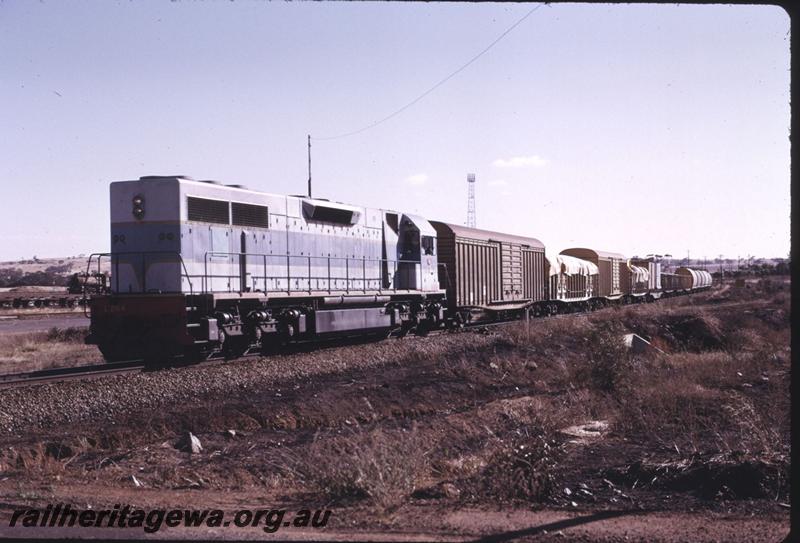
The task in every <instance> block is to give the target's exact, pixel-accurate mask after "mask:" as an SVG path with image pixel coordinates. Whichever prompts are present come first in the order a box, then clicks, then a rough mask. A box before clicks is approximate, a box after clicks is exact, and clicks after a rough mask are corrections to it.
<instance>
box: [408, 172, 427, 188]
mask: <svg viewBox="0 0 800 543" xmlns="http://www.w3.org/2000/svg"><path fill="white" fill-rule="evenodd" d="M427 182H428V174H426V173H417V174H414V175H409V176H408V177H406V183H408V184H410V185H417V186H419V185H424V184H425V183H427Z"/></svg>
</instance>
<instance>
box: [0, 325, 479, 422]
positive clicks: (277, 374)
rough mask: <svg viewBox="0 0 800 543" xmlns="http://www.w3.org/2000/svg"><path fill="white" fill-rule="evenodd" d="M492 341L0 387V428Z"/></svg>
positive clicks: (138, 408)
mask: <svg viewBox="0 0 800 543" xmlns="http://www.w3.org/2000/svg"><path fill="white" fill-rule="evenodd" d="M492 341H494V339H493V337H492V336H481V335H478V334H469V333H462V334H442V335H436V336H432V337H427V338H416V337H410V338H405V339H389V340H385V341H382V342H378V343H369V344H362V345H355V346H344V347H335V348H320V349H318V350H315V351H312V352H310V353H293V354H283V355H276V356H273V357H268V358H267V357H264V358H258V359H256V358H252V359H245V360H238V361H232V362H218V363H213V364H206V365H200V366H193V367H192V366H190V367H183V368H173V369H165V370H160V371H154V372H142V373H128V374H121V375H117V376H109V377H101V378H94V379H84V380H70V381H63V382H55V383H46V384H38V385H31V386H27V387H14V388H9V389H1V388H0V435H19V434H20V433H22V432H23V431H30V430H36V429H42V428H44V429H54V428H58V426H59V425H62V424H66V423H74V422H96V423H113V422H114V421H115V420H116V419H118V418H120V417H122V416H125V415H130V414H132V413H146V412H148V411H155V410H159V409H163V408H165V407H168V406H175V405H181V404H183V405H192V404H195V403H197V402H198V401H205V400H209V399H216V398H230V397H235V396H242V395H243V394H246V393H247V392H248V391H252V392H253V393H257V392H263V391H264V390H265V389H268V388H270V387H273V388H276V389H277V388H280V386H286V383H288V382H292V381H298V380H301V381H302V380H309V379H311V378H313V377H314V376H320V375H324V374H328V373H340V372H342V371H346V370H353V369H362V370H363V369H369V368H375V367H380V366H384V365H392V364H401V363H403V362H404V361H408V360H409V359H411V360H413V359H414V358H415V357H417V359H420V360H422V359H424V360H431V359H434V358H436V357H441V356H443V355H445V354H447V353H452V352H454V351H459V352H463V351H465V350H467V351H469V350H472V349H480V348H485V347H486V346H487V345H488V344H490V343H492ZM279 385H280V386H279Z"/></svg>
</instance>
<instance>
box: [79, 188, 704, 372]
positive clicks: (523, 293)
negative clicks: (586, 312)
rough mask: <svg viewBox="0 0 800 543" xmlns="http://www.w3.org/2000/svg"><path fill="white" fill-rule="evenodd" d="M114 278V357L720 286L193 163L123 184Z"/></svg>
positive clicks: (104, 327) (106, 323) (97, 334)
mask: <svg viewBox="0 0 800 543" xmlns="http://www.w3.org/2000/svg"><path fill="white" fill-rule="evenodd" d="M110 196H111V202H110V204H111V232H110V236H111V252H110V253H103V254H93V255H91V256H90V261H89V268H93V267H94V266H98V268H99V267H100V266H101V265H102V264H103V261H104V260H108V261H109V262H108V263H109V264H110V269H111V278H110V281H109V284H108V285H107V289H108V292H106V293H101V294H95V295H93V296H92V297H91V299H90V301H89V304H88V306H89V309H90V317H91V324H90V333H89V336H88V337H87V340H86V341H87V343H91V344H95V345H97V346H98V348H99V349H100V351H101V352H102V354H103V356H104V358H105V359H106V360H108V361H119V360H128V359H144V360H146V361H150V362H153V363H157V362H165V361H168V360H174V359H183V360H186V361H195V360H202V359H207V358H210V357H217V356H224V357H234V356H240V355H244V354H248V353H252V352H261V351H263V350H265V349H269V348H272V347H276V346H280V345H284V344H286V343H289V342H298V341H311V340H319V339H324V338H328V337H337V336H348V335H364V334H389V333H396V334H407V333H410V332H413V333H420V334H421V333H425V332H427V331H430V330H433V329H439V328H445V327H451V328H456V327H461V326H463V325H465V324H467V323H474V322H482V321H495V320H503V319H511V318H518V317H520V316H523V315H525V314H529V315H534V316H538V315H548V314H553V313H558V312H564V311H573V310H575V309H594V308H597V307H601V306H604V305H607V304H609V303H626V302H632V301H653V300H655V299H657V298H659V297H662V296H669V295H674V294H680V293H685V292H691V291H694V290H698V289H704V288H708V287H710V285H711V276H710V275H709V274H708V273H707V272H705V271H700V270H691V269H688V268H686V269H683V268H682V269H678V270H677V271H676V273H675V274H665V273H662V272H661V269H660V263H659V262H657V261H656V259H652V258H651V259H627V258H625V257H624V256H623V255H620V254H617V253H610V252H604V251H596V250H592V249H584V248H574V249H567V250H564V251H562V252H561V254H559V255H555V256H553V255H548V254H546V252H545V246H544V244H543V243H542V242H541V241H539V240H538V239H535V238H531V237H523V236H514V235H509V234H502V233H497V232H490V231H486V230H479V229H475V228H466V227H464V226H458V225H453V224H448V223H444V222H438V221H431V220H428V219H427V218H425V217H421V216H419V215H415V214H412V213H405V212H401V211H395V210H388V209H378V208H368V207H360V206H354V205H349V204H343V203H339V202H332V201H329V200H325V199H320V198H309V197H305V196H286V195H277V194H269V193H264V192H260V191H255V190H250V189H248V188H246V187H244V186H241V185H224V184H221V183H219V182H216V181H196V180H194V179H191V178H189V177H186V176H148V177H142V178H140V179H138V180H132V181H120V182H114V183H112V184H111V188H110Z"/></svg>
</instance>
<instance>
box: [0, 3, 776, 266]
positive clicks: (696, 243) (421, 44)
mask: <svg viewBox="0 0 800 543" xmlns="http://www.w3.org/2000/svg"><path fill="white" fill-rule="evenodd" d="M537 6H538V4H535V3H514V4H512V3H498V4H494V3H435V2H432V3H418V2H413V3H387V2H356V3H349V2H335V3H317V2H313V3H312V2H293V3H278V2H274V3H264V2H245V1H234V2H180V1H179V2H165V1H132V2H108V1H65V2H55V1H43V2H28V1H22V0H5V1H2V2H0V126H2V128H1V129H0V200H1V201H2V202H3V206H2V207H3V209H4V212H3V213H2V214H0V260H12V259H20V258H31V257H32V256H33V255H36V256H38V257H40V258H41V257H55V256H71V255H77V254H79V253H87V254H88V253H91V252H105V251H108V250H109V246H110V243H109V226H108V221H109V210H108V200H109V197H108V187H109V183H110V182H111V181H118V180H126V179H137V178H139V177H140V176H143V175H171V174H185V175H189V176H192V177H194V178H195V179H216V180H220V181H222V182H225V183H240V184H244V185H246V186H248V187H249V188H252V189H256V190H263V191H265V192H272V193H278V194H304V193H305V191H306V184H307V177H308V171H307V168H308V161H307V147H306V142H307V135H309V134H310V135H311V136H312V138H314V139H313V140H312V174H313V194H314V196H316V197H327V198H330V199H331V200H336V201H341V202H347V203H352V204H356V205H363V206H371V207H381V208H390V209H395V210H398V211H405V212H410V213H417V214H421V215H423V216H425V217H426V218H429V219H432V220H440V221H445V222H451V223H456V224H465V223H466V220H467V184H466V176H467V173H475V175H476V179H477V181H476V187H475V188H476V190H475V192H476V217H477V225H478V227H479V228H483V229H488V230H496V231H501V232H507V233H512V234H521V235H527V236H531V237H535V238H538V239H540V240H541V241H543V242H544V243H545V245H546V246H547V247H548V251H549V250H550V249H553V250H554V251H559V250H561V249H564V248H567V247H575V246H583V247H591V248H594V249H598V250H606V251H614V252H621V253H624V254H626V255H629V256H633V255H645V254H649V253H659V254H665V253H669V254H672V255H674V256H676V257H684V256H686V254H687V251H690V252H691V256H692V258H696V257H704V256H707V257H708V258H714V257H716V256H718V255H720V254H722V255H725V256H727V257H733V258H735V257H737V256H742V257H745V256H746V255H755V256H761V257H786V256H787V255H788V253H789V249H790V243H789V230H790V223H789V214H790V142H789V128H790V93H789V85H790V53H789V47H790V34H789V32H790V20H789V16H788V15H787V14H786V12H785V11H784V10H783V9H781V8H779V7H776V6H766V5H760V6H747V5H662V4H652V5H645V4H635V5H630V4H627V5H626V4H549V5H542V6H540V7H539V8H538V9H536V10H535V11H534V12H533V13H531V14H530V16H528V17H527V18H526V19H525V20H524V21H522V22H521V23H520V24H519V25H518V26H517V27H515V28H514V29H513V30H512V31H511V32H509V33H508V34H507V35H506V36H505V37H504V38H503V39H501V40H500V41H499V42H497V43H496V44H495V45H494V46H493V47H492V48H490V49H489V50H488V51H487V52H486V53H485V54H483V55H482V56H481V57H480V58H478V59H477V60H475V61H474V62H473V63H471V64H470V65H469V66H467V67H466V68H464V69H463V70H461V71H460V72H458V73H457V74H456V75H454V76H453V77H452V78H450V79H449V80H448V81H447V82H445V83H444V84H442V85H441V86H439V87H437V88H436V89H435V90H434V91H433V92H431V93H429V94H427V95H426V96H425V97H424V98H422V99H421V100H419V101H418V102H416V103H415V104H414V105H412V106H411V107H408V108H407V109H405V110H404V111H402V112H401V113H399V114H398V115H396V116H394V117H392V118H390V119H389V120H387V121H385V122H382V123H380V124H378V125H377V126H374V127H373V128H370V129H368V130H365V131H363V132H360V133H358V134H356V135H352V136H347V137H342V138H338V139H323V138H327V137H330V136H337V135H340V134H345V133H348V132H352V131H357V130H360V129H361V128H364V127H366V126H369V125H371V124H373V123H374V122H375V121H378V120H380V119H383V118H385V117H387V116H388V115H390V114H391V113H393V112H395V111H397V110H399V109H401V108H403V107H404V106H405V105H407V104H409V103H410V102H412V101H413V100H415V99H416V98H417V97H419V96H420V95H422V94H423V93H425V91H427V90H429V89H431V88H432V87H433V86H434V85H435V84H436V83H438V82H439V81H441V80H442V79H444V78H445V77H446V76H448V75H449V74H451V73H453V72H455V71H456V70H458V69H459V68H460V67H462V66H463V65H464V64H466V63H467V61H469V60H470V59H472V58H473V57H475V55H477V54H478V53H480V52H481V51H482V50H484V49H485V48H486V47H487V46H488V45H489V44H491V43H492V42H493V41H494V40H496V39H497V38H498V37H499V36H500V35H501V34H503V33H504V32H505V31H506V30H508V29H509V28H510V27H511V26H512V25H514V24H515V23H516V22H517V21H519V20H520V19H521V18H522V17H523V16H524V15H525V14H527V13H528V12H530V11H531V10H532V9H534V8H536V7H537Z"/></svg>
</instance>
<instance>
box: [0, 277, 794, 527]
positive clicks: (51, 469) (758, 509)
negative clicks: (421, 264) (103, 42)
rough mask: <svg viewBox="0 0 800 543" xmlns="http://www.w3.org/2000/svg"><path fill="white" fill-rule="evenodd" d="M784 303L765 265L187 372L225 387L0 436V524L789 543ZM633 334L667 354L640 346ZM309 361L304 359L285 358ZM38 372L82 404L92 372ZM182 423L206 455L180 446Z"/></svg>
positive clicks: (783, 288)
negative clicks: (53, 512)
mask: <svg viewBox="0 0 800 543" xmlns="http://www.w3.org/2000/svg"><path fill="white" fill-rule="evenodd" d="M789 302H790V291H789V284H788V281H787V280H786V279H778V280H775V279H772V280H770V281H768V282H767V281H761V282H758V283H753V284H748V286H747V287H745V288H735V287H732V286H730V285H724V286H722V287H720V288H716V289H714V290H712V291H710V292H707V293H701V294H696V295H693V296H691V297H684V298H680V299H672V300H663V301H660V302H658V303H655V304H645V305H635V306H626V307H622V308H615V309H607V310H603V311H598V312H596V313H593V314H591V315H569V316H564V317H558V318H550V319H541V320H535V321H533V322H532V323H531V325H530V327H529V328H526V327H525V325H523V324H519V323H516V324H510V325H505V326H498V327H491V328H486V329H485V330H483V331H474V332H464V333H458V334H441V335H436V336H432V337H428V338H408V339H404V340H386V341H383V342H381V343H378V344H375V343H364V344H360V345H350V346H346V347H336V348H326V349H321V350H318V351H315V352H313V353H303V352H300V353H291V354H283V355H277V356H276V357H274V358H264V359H262V360H259V361H256V362H253V361H251V362H234V363H231V364H230V367H228V368H221V369H220V368H213V369H212V370H208V369H205V370H201V369H200V368H183V369H182V370H181V371H182V373H180V374H178V375H180V376H182V377H181V378H183V379H186V380H188V381H189V383H191V382H192V380H193V379H194V378H197V379H198V382H199V379H200V377H199V376H200V375H201V373H202V375H204V376H205V377H203V378H204V379H206V378H208V375H212V377H213V378H215V379H230V382H231V383H232V384H231V386H230V387H228V388H225V387H224V386H221V387H216V388H215V387H209V389H208V390H209V392H208V393H207V394H206V395H204V396H202V397H201V398H200V399H196V400H192V401H191V402H188V401H186V400H185V398H184V399H181V398H183V397H181V398H178V397H177V396H176V397H175V399H171V397H170V395H169V391H166V392H164V393H163V395H164V397H163V398H162V399H161V400H160V402H161V403H160V404H159V406H158V407H157V408H145V407H143V408H141V409H140V410H138V411H136V412H130V411H129V410H128V411H122V410H120V411H119V412H117V411H115V410H114V409H109V410H106V412H105V413H104V414H103V418H102V420H101V419H100V418H99V416H98V415H96V414H93V413H94V412H91V411H88V410H87V411H86V412H85V413H84V412H79V413H74V414H71V415H72V416H69V417H65V418H64V422H63V423H58V424H52V425H50V426H41V425H35V424H33V423H31V424H30V425H29V426H28V427H24V428H15V429H14V430H13V431H12V432H6V433H4V434H0V537H3V536H6V537H40V536H45V537H53V536H57V537H99V538H103V539H108V538H138V537H142V536H143V534H142V531H141V529H126V530H123V529H110V528H103V529H101V528H83V529H78V528H72V529H67V528H62V529H58V528H53V529H50V528H21V527H14V528H11V527H9V520H10V518H11V515H12V514H13V511H14V510H15V509H18V508H21V507H40V508H44V507H45V506H46V504H49V503H52V504H56V503H65V504H66V503H69V504H72V505H73V507H78V508H88V507H91V508H92V509H95V510H98V509H104V508H112V507H113V506H114V505H115V504H131V505H132V506H135V507H139V508H195V509H216V508H218V509H222V510H224V511H225V512H226V514H228V513H230V512H233V511H235V510H238V509H243V508H252V509H261V508H270V509H276V508H285V509H288V510H290V511H293V510H299V509H329V510H331V511H332V515H331V517H330V521H329V523H328V525H327V526H326V527H325V528H322V529H310V528H294V527H286V528H284V529H281V530H279V531H277V532H275V533H272V534H267V533H265V532H264V531H263V530H261V529H260V528H259V527H247V528H234V527H233V526H229V527H227V528H222V527H221V528H207V527H203V528H187V527H180V528H171V529H162V530H161V531H159V532H157V533H155V534H144V535H146V536H147V537H148V538H158V537H169V538H179V539H182V538H187V539H194V538H219V539H265V538H277V539H284V540H285V539H298V540H337V541H346V540H364V541H366V540H369V541H372V540H381V541H428V540H438V541H476V540H477V541H487V542H489V541H497V542H501V541H519V540H551V539H552V540H562V539H563V540H579V541H780V540H782V539H783V538H784V537H785V536H786V535H787V534H788V531H789V478H788V474H789V467H790V464H789V411H790V407H789V406H790V395H789V369H790V360H791V357H790V350H789V338H790V323H789V319H790V305H789ZM625 333H636V334H638V335H640V336H642V337H645V338H646V339H648V340H650V341H651V342H652V345H653V346H655V347H657V349H658V350H656V349H650V350H646V351H645V352H642V353H638V354H635V353H632V352H631V351H629V350H628V349H626V347H625V346H624V343H623V342H622V341H621V338H622V336H623V335H624V334H625ZM79 347H82V346H76V348H79ZM65 348H66V349H68V347H65ZM320 360H322V361H325V362H326V363H327V364H328V365H322V366H319V369H318V370H315V372H314V373H313V374H311V373H307V372H306V373H302V372H300V373H294V372H291V371H286V370H285V369H282V368H287V367H291V366H294V365H297V366H303V365H304V364H309V365H311V364H318V363H319V361H320ZM365 361H366V362H365ZM248 365H249V366H248ZM254 367H255V368H257V369H259V370H263V371H267V372H268V371H271V370H273V369H274V370H275V371H276V372H280V373H279V374H278V375H275V376H273V377H271V379H272V380H271V381H269V382H270V383H271V384H270V385H269V386H267V385H264V384H262V383H261V382H257V381H253V382H252V383H251V384H252V386H249V385H246V384H243V383H241V381H239V380H238V378H236V379H235V378H234V377H236V375H238V374H236V372H238V371H241V372H245V370H246V369H247V371H251V370H252V369H253V368H254ZM315 367H316V366H315ZM248 368H249V369H248ZM223 370H224V371H223ZM210 371H214V372H216V373H210V374H209V372H210ZM171 375H172V374H171ZM247 375H249V373H248V374H247ZM214 376H218V377H214ZM226 376H227V377H226ZM170 378H173V377H170ZM114 379H117V380H119V381H117V386H127V385H126V383H130V386H131V387H135V386H141V383H142V382H144V381H142V380H138V379H136V378H135V377H131V378H129V377H126V376H120V377H115V378H114ZM151 379H152V378H151ZM234 382H235V383H238V384H236V385H234V384H233V383H234ZM46 386H47V387H50V388H48V389H46V391H47V393H48V394H58V393H59V390H58V388H59V387H70V388H68V389H67V388H65V389H64V390H68V393H69V395H70V396H71V397H72V396H77V397H84V396H87V397H89V400H87V401H90V399H91V398H90V397H91V394H92V393H93V392H92V391H93V390H94V389H93V388H92V387H94V386H97V385H96V383H94V384H92V383H87V384H86V385H81V386H79V385H76V384H75V383H74V382H72V383H69V384H67V383H64V384H55V385H53V384H51V385H46ZM198 386H199V385H198ZM203 386H205V385H203ZM1 394H2V391H1V390H0V395H1ZM159 394H161V392H159ZM28 396H29V398H35V397H36V394H33V393H31V394H30V395H28ZM9 401H10V400H9ZM14 401H15V402H23V403H24V402H25V401H33V400H26V397H25V395H20V396H19V398H17V397H16V396H15V399H14ZM3 405H4V404H3V403H2V401H0V411H2V410H3V409H4V407H3ZM76 405H77V404H76ZM24 407H25V406H24V405H22V406H21V408H24ZM15 408H20V405H16V406H15ZM70 419H71V420H70ZM189 432H191V433H192V434H193V435H195V436H196V437H197V438H198V439H199V441H200V443H201V444H202V450H201V451H198V452H195V453H191V452H188V451H187V450H186V447H185V446H184V445H185V444H184V441H185V439H186V437H187V434H188V433H189Z"/></svg>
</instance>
